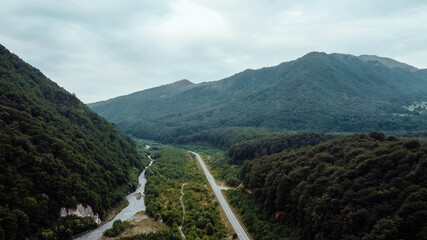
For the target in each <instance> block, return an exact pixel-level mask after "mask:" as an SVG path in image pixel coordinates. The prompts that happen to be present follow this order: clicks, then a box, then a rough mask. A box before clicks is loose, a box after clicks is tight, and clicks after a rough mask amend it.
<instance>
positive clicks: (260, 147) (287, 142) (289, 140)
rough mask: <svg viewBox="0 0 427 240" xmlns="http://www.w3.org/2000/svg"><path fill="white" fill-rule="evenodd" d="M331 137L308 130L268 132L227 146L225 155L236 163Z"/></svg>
mask: <svg viewBox="0 0 427 240" xmlns="http://www.w3.org/2000/svg"><path fill="white" fill-rule="evenodd" d="M333 137H334V136H333V135H330V134H325V133H310V132H305V133H304V132H303V133H284V134H270V135H267V136H265V137H260V138H257V139H253V140H247V141H242V142H240V143H237V144H233V145H232V146H231V147H229V148H228V150H227V155H228V157H230V158H231V163H233V164H237V163H241V162H242V161H244V160H251V159H254V158H259V157H262V156H264V155H271V154H273V153H278V152H281V151H284V150H287V151H289V150H292V149H297V148H301V147H306V146H314V145H317V144H318V143H321V142H324V141H326V140H329V139H332V138H333Z"/></svg>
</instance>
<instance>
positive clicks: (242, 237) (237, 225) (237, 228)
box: [189, 151, 250, 240]
mask: <svg viewBox="0 0 427 240" xmlns="http://www.w3.org/2000/svg"><path fill="white" fill-rule="evenodd" d="M189 152H190V153H192V154H194V155H195V156H196V158H197V160H198V161H199V163H200V165H201V166H202V168H203V171H204V172H205V175H206V178H207V179H208V181H209V184H210V185H211V187H212V189H213V191H214V193H215V195H216V198H217V199H218V201H219V203H220V204H221V207H222V209H224V212H225V215H227V218H228V220H229V221H230V223H231V225H232V226H233V228H234V231H235V232H236V233H237V236H238V237H239V239H240V240H249V239H250V238H249V236H248V234H246V232H245V230H244V229H243V227H242V225H241V224H240V222H239V220H237V218H236V215H234V213H233V211H232V210H231V208H230V206H229V205H228V202H227V201H226V200H225V198H224V196H223V195H222V193H221V187H220V186H218V185H216V182H215V179H214V177H213V176H212V174H211V173H210V172H209V170H208V168H207V167H206V164H205V163H204V162H203V160H202V158H201V157H200V155H199V154H197V153H195V152H192V151H189Z"/></svg>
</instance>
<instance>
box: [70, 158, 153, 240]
mask: <svg viewBox="0 0 427 240" xmlns="http://www.w3.org/2000/svg"><path fill="white" fill-rule="evenodd" d="M148 157H149V158H150V159H151V157H150V156H148ZM152 163H153V160H152V159H151V162H150V164H148V166H147V167H149V166H151V164H152ZM145 169H147V168H145ZM145 169H144V171H142V173H141V174H140V175H139V177H138V182H139V187H138V188H137V189H136V190H135V192H133V193H131V194H129V195H128V196H127V197H126V199H127V200H128V201H129V205H128V206H127V207H125V208H123V210H122V211H121V212H119V214H117V216H116V217H115V218H114V219H113V220H111V221H109V222H107V223H105V224H104V225H102V226H100V227H98V228H96V229H94V230H92V231H90V232H87V233H85V234H83V235H82V236H79V237H77V238H75V240H98V239H99V238H101V236H102V234H103V233H104V231H105V230H107V229H109V228H111V227H113V223H114V221H116V220H122V221H125V220H127V219H129V218H131V217H132V216H133V215H135V214H136V213H137V212H140V211H145V201H144V199H145V196H144V195H143V193H144V190H145V184H146V183H147V179H146V178H145ZM138 193H140V194H141V196H142V197H141V198H140V199H139V200H138V199H137V194H138Z"/></svg>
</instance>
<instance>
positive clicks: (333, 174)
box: [229, 132, 427, 240]
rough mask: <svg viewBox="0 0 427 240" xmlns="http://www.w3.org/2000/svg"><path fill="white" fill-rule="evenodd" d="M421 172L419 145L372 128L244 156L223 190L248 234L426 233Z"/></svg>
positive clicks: (424, 169) (423, 154)
mask: <svg viewBox="0 0 427 240" xmlns="http://www.w3.org/2000/svg"><path fill="white" fill-rule="evenodd" d="M426 173H427V146H426V145H421V144H420V143H419V142H417V141H416V140H398V139H396V138H395V137H390V138H387V139H385V137H384V135H383V134H381V133H376V132H373V133H371V134H369V136H367V135H365V134H358V135H351V136H346V137H342V138H340V139H335V140H331V141H329V142H325V143H321V144H318V145H316V146H313V147H306V148H302V149H298V150H295V151H292V152H281V153H278V154H273V155H270V156H264V157H262V158H258V159H255V160H252V161H248V162H246V163H245V164H244V165H243V167H242V172H241V180H242V182H243V185H244V188H245V189H248V190H247V192H251V193H252V194H248V193H246V192H245V191H241V192H240V191H233V192H232V193H229V197H230V202H231V203H232V204H233V205H234V206H236V207H237V209H239V211H240V212H241V213H242V215H243V216H242V218H243V220H244V221H245V224H246V226H247V227H248V229H249V231H250V232H252V233H253V234H254V237H255V238H256V239H281V238H280V237H283V239H285V238H284V237H289V236H292V238H291V239H307V240H308V239H353V240H361V239H363V240H371V239H377V240H381V239H383V240H386V239H387V240H391V239H396V240H397V239H407V240H412V239H426V237H427V234H426V233H427V232H426V231H427V174H426ZM249 190H250V191H249Z"/></svg>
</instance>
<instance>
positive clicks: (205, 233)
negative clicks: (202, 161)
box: [145, 146, 228, 240]
mask: <svg viewBox="0 0 427 240" xmlns="http://www.w3.org/2000/svg"><path fill="white" fill-rule="evenodd" d="M158 153H159V157H158V158H157V159H156V161H155V162H154V164H153V165H152V166H151V167H150V168H148V169H147V172H146V176H147V185H146V187H145V189H146V190H145V201H146V206H147V208H146V213H147V214H148V215H149V216H151V217H153V218H155V219H157V220H160V219H162V220H163V222H164V223H166V224H167V225H168V226H169V227H171V229H172V230H171V231H172V232H173V234H172V235H173V236H174V237H176V238H177V239H181V236H180V234H179V230H178V226H179V225H180V224H181V223H182V208H181V205H180V201H179V197H180V195H181V193H180V190H181V184H182V183H187V184H186V185H185V187H184V198H183V201H184V205H185V208H186V214H185V221H184V226H183V229H182V230H183V232H184V234H185V236H186V238H187V239H188V240H192V239H212V240H213V239H226V237H227V235H228V233H227V231H226V227H225V224H224V223H223V220H222V219H221V216H220V213H219V205H218V203H217V202H216V201H215V200H213V199H214V196H213V193H211V190H210V188H209V185H208V183H207V180H206V179H205V176H204V175H203V173H202V172H201V170H200V169H199V168H198V166H197V163H196V160H195V158H194V157H193V156H192V155H191V154H189V153H187V152H185V151H184V150H180V149H177V148H173V147H168V146H165V147H163V148H161V149H160V150H158Z"/></svg>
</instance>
